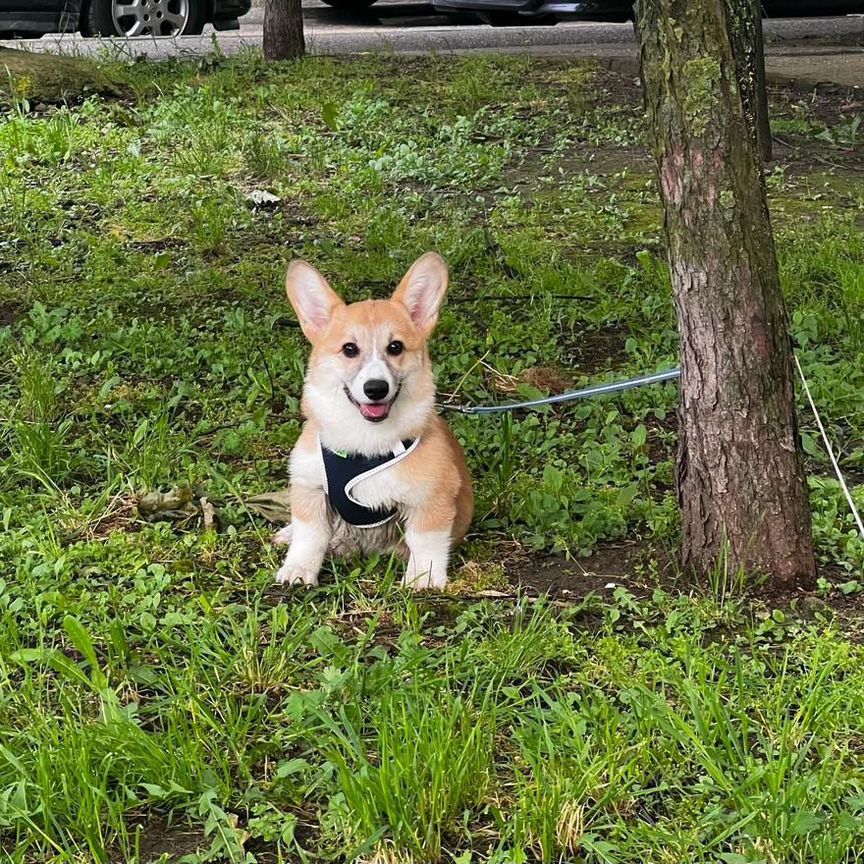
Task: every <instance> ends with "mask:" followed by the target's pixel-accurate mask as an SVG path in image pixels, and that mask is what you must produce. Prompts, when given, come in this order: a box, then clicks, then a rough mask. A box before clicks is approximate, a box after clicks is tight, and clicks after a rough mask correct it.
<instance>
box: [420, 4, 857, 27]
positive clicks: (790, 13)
mask: <svg viewBox="0 0 864 864" xmlns="http://www.w3.org/2000/svg"><path fill="white" fill-rule="evenodd" d="M433 3H434V4H435V8H436V9H442V10H447V11H451V10H452V11H458V10H465V11H472V12H478V13H480V14H481V15H483V13H487V14H490V15H492V16H498V17H499V18H501V19H502V20H505V19H511V20H510V23H514V22H516V21H518V20H519V19H521V18H524V19H525V23H530V19H532V18H547V19H548V18H555V19H559V20H560V19H576V20H589V21H590V20H600V21H610V20H619V21H622V20H626V19H628V18H632V17H633V2H632V0H629V2H628V0H433ZM762 8H763V11H764V13H765V15H766V16H769V17H778V18H780V17H794V16H799V15H802V16H804V15H836V14H840V15H844V14H849V13H855V12H864V0H763V3H762Z"/></svg>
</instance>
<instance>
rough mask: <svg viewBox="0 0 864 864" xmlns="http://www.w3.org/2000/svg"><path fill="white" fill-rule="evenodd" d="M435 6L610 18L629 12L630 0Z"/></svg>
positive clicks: (473, 1) (459, 1)
mask: <svg viewBox="0 0 864 864" xmlns="http://www.w3.org/2000/svg"><path fill="white" fill-rule="evenodd" d="M433 3H434V5H435V8H436V9H442V10H465V11H471V12H509V13H511V14H516V15H524V16H525V17H526V18H532V17H535V16H543V15H561V16H566V17H568V18H585V19H591V18H599V19H603V18H609V17H610V16H616V17H617V16H621V15H624V16H627V15H630V14H632V9H633V7H632V4H631V3H621V2H609V0H605V2H598V0H571V2H568V0H433Z"/></svg>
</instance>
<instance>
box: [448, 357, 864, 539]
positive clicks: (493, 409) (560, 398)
mask: <svg viewBox="0 0 864 864" xmlns="http://www.w3.org/2000/svg"><path fill="white" fill-rule="evenodd" d="M793 357H794V359H795V365H796V367H797V368H798V375H799V376H800V377H801V383H802V384H803V385H804V393H805V394H806V395H807V401H808V402H809V403H810V408H811V409H812V410H813V416H814V417H815V418H816V424H817V426H818V427H819V431H820V432H821V433H822V441H823V442H824V444H825V449H826V450H827V451H828V458H829V459H830V460H831V465H832V466H833V468H834V473H835V474H836V475H837V479H838V480H839V481H840V488H841V489H842V490H843V494H844V495H845V496H846V501H847V503H848V504H849V509H850V510H851V511H852V516H853V518H854V519H855V524H856V525H857V527H858V530H859V531H860V532H861V537H862V538H864V522H862V520H861V514H860V513H859V512H858V508H857V507H856V505H855V499H854V498H853V497H852V493H851V492H850V491H849V487H848V486H847V485H846V479H845V478H844V476H843V472H842V471H841V470H840V465H839V464H838V462H837V457H836V456H835V455H834V448H833V447H832V446H831V441H830V439H829V438H828V433H827V432H826V431H825V427H824V426H823V424H822V418H821V417H820V416H819V411H818V410H817V409H816V403H815V402H814V401H813V396H812V395H811V393H810V387H809V386H808V384H807V379H806V378H805V377H804V370H803V369H802V368H801V363H800V362H799V360H798V356H797V355H795V354H793ZM680 377H681V370H680V369H668V370H667V371H665V372H657V373H655V374H653V375H642V376H641V377H639V378H629V379H628V380H626V381H616V382H614V383H612V384H599V385H597V386H594V387H585V388H583V389H582V390H570V391H569V392H567V393H559V394H558V395H557V396H547V397H546V398H545V399H531V400H529V401H527V402H507V403H505V404H504V405H447V404H446V403H444V404H442V405H440V406H439V407H440V408H441V409H443V410H445V411H456V412H458V413H459V414H501V413H503V412H505V411H516V410H518V409H521V408H539V407H541V406H543V405H557V404H559V403H561V402H573V401H575V400H576V399H587V398H589V397H591V396H602V395H604V394H606V393H617V392H619V391H621V390H629V389H631V388H632V387H641V386H642V385H643V384H660V383H662V382H663V381H672V380H674V379H675V378H680Z"/></svg>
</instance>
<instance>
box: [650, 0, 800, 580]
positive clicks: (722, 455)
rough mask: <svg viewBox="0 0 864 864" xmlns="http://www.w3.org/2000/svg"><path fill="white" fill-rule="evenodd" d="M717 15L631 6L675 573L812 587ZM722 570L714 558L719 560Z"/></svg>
mask: <svg viewBox="0 0 864 864" xmlns="http://www.w3.org/2000/svg"><path fill="white" fill-rule="evenodd" d="M729 2H731V0H639V2H638V3H637V14H636V20H637V31H638V36H639V47H640V52H641V59H642V78H643V83H644V89H645V101H646V107H647V111H648V115H649V121H650V124H651V127H652V134H653V141H654V153H655V158H656V163H657V171H658V177H659V183H660V193H661V197H662V199H663V205H664V211H665V230H666V237H667V247H668V258H669V267H670V271H671V276H672V287H673V291H674V295H675V308H676V312H677V317H678V330H679V334H680V338H681V383H680V394H681V395H680V404H679V440H680V444H679V452H678V495H679V499H680V504H681V515H682V528H683V541H682V552H681V555H682V561H683V563H684V565H685V566H686V567H688V568H694V569H696V570H697V571H700V572H703V573H705V572H710V571H711V570H712V569H713V568H715V567H717V566H722V565H723V564H724V563H725V564H726V565H727V566H729V567H730V568H732V569H733V570H737V569H738V568H746V569H747V570H748V571H750V572H752V571H760V572H763V573H765V574H766V575H768V576H769V577H772V578H773V579H774V580H775V581H776V582H778V583H793V582H795V581H797V580H809V579H811V578H812V577H813V576H814V574H815V560H814V555H813V544H812V536H811V529H810V512H809V506H808V496H807V486H806V479H805V476H804V471H803V467H802V461H801V452H800V444H799V438H798V429H797V424H796V417H795V403H794V392H793V383H792V364H791V345H790V342H789V336H788V329H787V318H786V311H785V306H784V303H783V296H782V294H781V291H780V280H779V275H778V270H777V259H776V254H775V251H774V240H773V235H772V233H771V224H770V220H769V217H768V207H767V204H766V199H765V182H764V177H763V174H762V167H761V160H760V158H759V155H758V153H757V149H756V144H755V141H754V137H753V136H752V135H751V134H750V131H749V129H748V123H747V121H746V119H745V116H744V109H743V105H742V97H741V92H740V89H739V85H738V81H737V80H736V64H735V62H734V58H733V53H732V45H731V42H730V36H729V28H728V26H727V25H728V19H727V8H726V5H727V3H729ZM726 556H728V558H727V557H726Z"/></svg>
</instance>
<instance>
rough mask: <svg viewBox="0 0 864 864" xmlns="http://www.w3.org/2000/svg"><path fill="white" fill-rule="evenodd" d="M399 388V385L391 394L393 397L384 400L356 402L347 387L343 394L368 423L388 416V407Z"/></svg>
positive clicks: (394, 399) (377, 421)
mask: <svg viewBox="0 0 864 864" xmlns="http://www.w3.org/2000/svg"><path fill="white" fill-rule="evenodd" d="M400 389H401V388H400V387H397V388H396V392H395V393H394V394H393V398H392V399H388V400H387V401H386V402H358V401H357V400H356V399H355V398H354V397H353V396H352V395H351V391H350V390H349V389H348V388H347V387H346V388H345V395H346V396H347V397H348V401H349V402H351V404H352V405H355V406H356V407H357V410H358V411H359V412H360V413H361V414H362V415H363V417H365V418H366V419H367V420H368V421H369V422H370V423H380V422H381V421H382V420H386V419H387V417H388V416H389V414H390V409H391V408H392V407H393V403H394V402H395V401H396V397H397V396H398V395H399V390H400Z"/></svg>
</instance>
